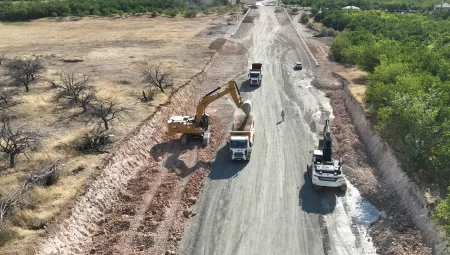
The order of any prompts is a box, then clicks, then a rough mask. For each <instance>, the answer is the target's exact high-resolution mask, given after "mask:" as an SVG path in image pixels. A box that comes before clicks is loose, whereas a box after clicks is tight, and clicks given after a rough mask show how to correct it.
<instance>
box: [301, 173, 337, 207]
mask: <svg viewBox="0 0 450 255" xmlns="http://www.w3.org/2000/svg"><path fill="white" fill-rule="evenodd" d="M303 178H304V179H305V182H304V184H303V186H302V188H301V189H300V192H299V194H298V199H299V206H300V207H301V208H302V211H304V212H306V213H315V214H322V215H324V214H330V213H332V212H333V211H334V208H335V207H336V196H341V195H342V194H343V193H342V192H340V191H339V189H338V188H323V190H322V191H321V192H316V191H314V189H313V186H312V182H311V178H310V177H309V174H308V173H307V172H305V173H304V175H303Z"/></svg>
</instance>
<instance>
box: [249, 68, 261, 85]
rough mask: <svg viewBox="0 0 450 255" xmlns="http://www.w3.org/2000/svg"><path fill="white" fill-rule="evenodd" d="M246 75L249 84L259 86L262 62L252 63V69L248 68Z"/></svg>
mask: <svg viewBox="0 0 450 255" xmlns="http://www.w3.org/2000/svg"><path fill="white" fill-rule="evenodd" d="M248 77H249V78H250V85H251V86H258V87H259V86H261V82H262V78H263V71H262V64H261V63H253V64H252V69H250V73H249V74H248Z"/></svg>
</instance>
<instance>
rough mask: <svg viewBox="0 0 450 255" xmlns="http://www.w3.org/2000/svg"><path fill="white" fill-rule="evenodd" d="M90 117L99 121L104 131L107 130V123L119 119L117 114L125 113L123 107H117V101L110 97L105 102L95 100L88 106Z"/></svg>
mask: <svg viewBox="0 0 450 255" xmlns="http://www.w3.org/2000/svg"><path fill="white" fill-rule="evenodd" d="M90 108H91V111H90V112H91V115H92V116H93V117H95V118H98V119H100V124H103V126H104V127H105V130H108V129H109V124H108V123H109V122H110V121H111V120H114V119H117V118H119V113H120V112H123V111H125V110H126V109H125V108H123V107H119V106H118V105H117V101H116V100H115V99H114V98H112V97H110V98H108V99H106V100H96V102H94V103H93V104H91V105H90Z"/></svg>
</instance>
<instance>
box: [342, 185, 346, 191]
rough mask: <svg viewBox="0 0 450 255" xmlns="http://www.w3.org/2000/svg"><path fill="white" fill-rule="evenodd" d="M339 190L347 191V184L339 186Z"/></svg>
mask: <svg viewBox="0 0 450 255" xmlns="http://www.w3.org/2000/svg"><path fill="white" fill-rule="evenodd" d="M341 191H342V192H346V191H347V184H345V185H342V186H341Z"/></svg>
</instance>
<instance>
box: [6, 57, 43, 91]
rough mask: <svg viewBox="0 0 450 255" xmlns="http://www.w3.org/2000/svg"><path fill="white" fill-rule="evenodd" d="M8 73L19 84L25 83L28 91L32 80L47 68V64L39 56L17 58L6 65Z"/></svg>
mask: <svg viewBox="0 0 450 255" xmlns="http://www.w3.org/2000/svg"><path fill="white" fill-rule="evenodd" d="M5 67H6V70H7V73H8V75H10V76H11V78H13V79H14V81H15V82H16V83H18V84H21V85H24V86H25V90H26V92H28V91H29V85H30V83H31V82H32V81H34V80H35V79H37V78H38V76H39V75H40V74H41V73H42V72H43V71H44V70H45V66H44V64H43V62H42V60H41V59H39V57H32V58H27V59H19V58H15V59H13V60H11V61H9V62H7V63H6V65H5Z"/></svg>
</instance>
